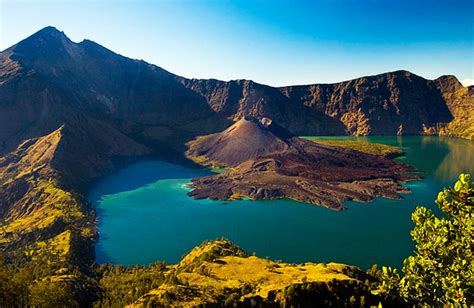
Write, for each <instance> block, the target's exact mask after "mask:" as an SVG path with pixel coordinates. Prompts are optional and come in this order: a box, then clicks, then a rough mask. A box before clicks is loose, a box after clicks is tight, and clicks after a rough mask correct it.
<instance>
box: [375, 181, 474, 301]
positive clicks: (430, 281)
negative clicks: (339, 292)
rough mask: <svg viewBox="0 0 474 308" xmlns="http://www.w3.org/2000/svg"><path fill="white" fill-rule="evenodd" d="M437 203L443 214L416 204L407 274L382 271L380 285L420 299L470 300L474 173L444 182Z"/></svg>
mask: <svg viewBox="0 0 474 308" xmlns="http://www.w3.org/2000/svg"><path fill="white" fill-rule="evenodd" d="M436 203H437V204H438V205H439V207H440V209H441V210H442V211H443V213H444V214H445V215H444V217H441V218H438V217H436V216H435V215H434V214H433V212H432V211H431V210H429V209H427V208H424V207H417V209H416V210H415V212H414V213H413V214H412V220H413V222H414V223H415V228H414V229H413V231H412V232H411V236H412V237H413V240H414V241H415V242H416V249H417V250H416V253H415V255H414V256H410V257H408V258H407V259H405V261H404V262H403V272H404V274H405V276H404V277H403V278H401V279H400V278H399V276H398V275H397V274H396V272H395V273H391V272H390V271H386V272H385V274H386V275H383V276H381V285H380V287H381V288H379V291H382V292H381V293H385V294H387V293H386V292H387V291H390V292H393V291H394V290H395V291H396V292H398V293H399V295H400V296H401V297H402V298H404V299H405V300H406V301H407V302H409V303H413V304H417V305H427V306H428V305H429V306H435V305H436V306H445V305H448V306H452V305H454V306H467V305H471V304H472V303H473V277H474V271H473V262H474V261H473V247H474V245H473V217H474V213H473V211H472V210H473V205H474V183H473V182H472V180H471V176H470V175H468V174H461V175H460V176H459V181H458V182H457V183H456V184H455V185H454V188H445V189H444V190H443V191H442V192H440V193H439V194H438V198H437V199H436ZM397 281H398V283H397ZM387 286H390V287H388V288H387ZM383 287H386V290H383Z"/></svg>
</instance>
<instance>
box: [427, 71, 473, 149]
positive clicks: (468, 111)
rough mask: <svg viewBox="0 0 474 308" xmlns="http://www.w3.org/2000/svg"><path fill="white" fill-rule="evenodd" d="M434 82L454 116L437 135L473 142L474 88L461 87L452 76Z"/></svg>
mask: <svg viewBox="0 0 474 308" xmlns="http://www.w3.org/2000/svg"><path fill="white" fill-rule="evenodd" d="M435 82H436V84H437V86H438V88H439V89H440V91H441V93H442V94H443V97H444V99H445V101H446V102H447V105H448V108H449V110H450V111H451V113H452V114H453V116H454V120H453V121H451V122H450V123H449V124H448V125H447V126H445V127H442V129H441V130H440V132H439V134H440V135H443V136H454V137H461V138H466V139H472V140H474V86H470V87H463V86H462V84H461V83H460V82H459V81H458V80H457V79H456V77H454V76H441V77H439V78H438V79H436V80H435Z"/></svg>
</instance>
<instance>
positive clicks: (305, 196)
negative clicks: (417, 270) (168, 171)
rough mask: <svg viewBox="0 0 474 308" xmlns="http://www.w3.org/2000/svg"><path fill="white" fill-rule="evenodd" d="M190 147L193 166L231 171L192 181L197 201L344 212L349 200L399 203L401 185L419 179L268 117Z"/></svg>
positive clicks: (402, 168)
mask: <svg viewBox="0 0 474 308" xmlns="http://www.w3.org/2000/svg"><path fill="white" fill-rule="evenodd" d="M188 147H189V149H188V151H187V153H186V154H187V156H188V157H189V158H190V159H192V160H193V161H195V162H197V163H199V164H201V165H205V166H220V167H227V168H229V169H228V171H227V172H224V173H221V174H217V175H212V176H207V177H202V178H197V179H193V180H192V183H191V185H190V186H191V187H192V188H193V190H192V191H190V192H189V195H190V196H192V197H194V198H198V199H199V198H210V199H217V200H230V199H240V198H250V199H279V198H289V199H293V200H296V201H301V202H306V203H311V204H314V205H321V206H324V207H327V208H330V209H333V210H343V209H345V206H344V205H343V202H344V201H346V200H355V201H364V202H367V201H370V200H372V199H373V198H374V197H385V198H391V199H400V198H401V196H400V194H401V193H408V192H409V190H408V189H407V188H405V187H403V186H402V185H401V184H400V182H404V181H408V180H412V179H415V178H417V176H414V175H413V174H411V173H412V172H413V171H414V168H412V167H410V166H407V165H405V164H401V163H398V162H395V161H393V160H391V159H389V158H387V157H385V156H384V155H374V154H370V153H367V151H357V150H354V149H352V148H349V147H341V146H333V145H328V144H324V143H316V142H313V141H310V140H306V139H302V138H299V137H297V136H295V135H293V134H291V133H290V132H289V131H287V130H286V129H284V128H283V127H281V126H280V125H278V124H277V123H275V122H274V121H272V120H271V119H269V118H265V117H263V118H260V119H259V118H256V117H252V116H248V117H245V118H242V119H241V120H239V121H238V122H236V123H235V124H233V125H232V126H230V127H229V128H228V129H226V130H224V131H223V132H220V133H215V134H211V135H208V136H201V137H198V138H197V139H195V140H193V141H191V142H189V143H188ZM386 150H387V151H388V149H386ZM391 153H392V152H391ZM397 153H398V152H397Z"/></svg>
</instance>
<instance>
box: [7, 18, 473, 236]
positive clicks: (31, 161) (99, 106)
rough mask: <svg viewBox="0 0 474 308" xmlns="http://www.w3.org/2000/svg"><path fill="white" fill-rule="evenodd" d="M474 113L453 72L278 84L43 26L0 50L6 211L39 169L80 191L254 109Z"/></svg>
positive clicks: (344, 130) (28, 195) (464, 117)
mask: <svg viewBox="0 0 474 308" xmlns="http://www.w3.org/2000/svg"><path fill="white" fill-rule="evenodd" d="M473 113H474V87H468V88H467V87H463V86H462V85H461V84H460V83H459V81H458V80H457V79H456V78H455V77H454V76H442V77H440V78H438V79H436V80H426V79H424V78H422V77H420V76H417V75H415V74H412V73H410V72H407V71H396V72H390V73H384V74H380V75H376V76H369V77H361V78H357V79H354V80H350V81H345V82H340V83H336V84H314V85H305V86H288V87H281V88H275V87H270V86H266V85H262V84H258V83H255V82H253V81H251V80H233V81H228V82H226V81H219V80H213V79H211V80H198V79H186V78H183V77H180V76H177V75H174V74H172V73H170V72H167V71H166V70H164V69H162V68H160V67H158V66H155V65H152V64H148V63H146V62H144V61H138V60H133V59H129V58H126V57H123V56H121V55H118V54H116V53H114V52H112V51H110V50H108V49H106V48H104V47H102V46H100V45H99V44H97V43H94V42H92V41H89V40H84V41H82V42H80V43H74V42H72V41H71V40H70V39H69V38H68V37H67V36H66V35H65V34H64V33H63V32H60V31H58V30H57V29H55V28H54V27H47V28H44V29H42V30H40V31H38V32H37V33H35V34H33V35H32V36H30V37H28V38H26V39H25V40H23V41H21V42H19V43H18V44H16V45H14V46H12V47H10V48H8V49H6V50H4V51H3V52H1V53H0V184H2V185H1V188H0V190H1V191H0V206H1V207H0V213H1V215H2V218H3V219H4V220H6V221H7V222H8V221H11V222H13V221H15V220H16V219H18V218H20V217H23V215H26V214H25V213H28V215H31V214H32V211H33V212H34V210H35V209H41V208H42V207H43V206H44V203H45V200H42V199H41V198H38V195H42V190H40V191H37V190H38V185H39V184H38V183H42V182H41V181H43V180H44V181H46V182H48V181H49V182H48V183H50V184H51V181H50V179H52V178H54V179H56V180H57V182H55V183H54V185H55V188H57V189H59V190H64V191H73V192H78V193H82V192H83V191H84V189H85V187H86V186H87V185H88V183H90V181H91V179H94V178H97V177H99V176H101V175H104V174H107V173H109V172H110V171H111V170H113V169H114V168H116V166H117V165H118V164H117V162H120V161H123V160H130V159H134V158H135V157H139V156H145V155H154V156H160V157H162V158H165V159H171V160H173V159H174V160H180V161H186V159H185V156H184V152H185V150H186V146H185V143H186V142H187V141H189V140H192V139H193V138H195V137H196V136H198V135H205V134H209V133H214V132H218V131H222V130H224V129H225V128H227V127H229V126H230V125H231V124H232V123H235V122H236V121H237V120H239V119H242V118H244V117H245V116H248V115H249V116H254V117H258V118H261V117H268V118H271V119H272V120H274V121H275V122H276V123H278V124H279V125H281V126H283V127H284V128H285V129H287V130H289V131H290V132H291V133H293V134H297V135H343V134H353V135H406V134H416V135H420V134H442V135H453V136H459V137H466V138H471V139H472V138H474V128H473V126H474V124H473V123H474V121H473V118H474V116H473ZM46 182H45V183H46ZM63 197H64V196H63ZM69 197H71V196H69ZM71 198H72V197H71ZM73 199H74V198H73ZM74 200H75V201H74V202H76V203H81V202H79V201H78V200H77V199H74ZM68 202H69V201H68ZM71 202H72V201H71ZM66 203H67V202H66ZM32 204H36V206H32ZM12 209H15V210H12ZM32 209H33V210H32ZM43 212H44V211H43ZM91 213H92V212H91ZM38 215H39V214H38ZM74 217H76V216H74ZM35 219H36V218H35ZM37 219H38V221H42V220H43V219H45V218H44V217H43V216H41V215H40V216H38V217H37ZM68 219H72V220H74V219H75V218H71V217H69V218H67V219H66V220H68ZM53 220H54V219H53ZM38 221H35V222H34V223H33V222H32V224H33V225H36V224H37V223H39V222H38ZM59 225H60V226H64V225H65V224H64V223H61V224H59ZM78 225H81V226H83V224H78ZM15 226H17V225H15ZM41 226H44V225H41ZM48 226H49V225H48ZM51 226H55V228H58V227H57V224H56V225H55V224H52V225H51ZM17 227H18V226H17ZM59 229H63V228H62V227H61V228H59ZM59 229H58V230H59ZM15 230H16V229H15ZM22 232H23V231H22ZM7 233H8V232H7ZM13 233H15V232H13ZM7 242H11V241H10V240H8V241H7Z"/></svg>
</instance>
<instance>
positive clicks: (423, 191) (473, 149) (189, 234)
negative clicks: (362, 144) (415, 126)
mask: <svg viewBox="0 0 474 308" xmlns="http://www.w3.org/2000/svg"><path fill="white" fill-rule="evenodd" d="M341 138H343V139H359V140H366V141H369V142H378V143H384V144H388V145H396V146H399V147H401V148H402V149H403V150H404V151H405V152H406V156H404V157H401V158H399V160H400V161H402V162H405V163H407V164H410V165H413V166H415V167H417V168H418V169H419V170H421V171H423V172H424V175H425V178H424V179H423V180H419V181H414V182H409V183H407V184H406V186H407V187H409V188H410V189H411V190H412V194H408V195H404V200H388V199H382V198H377V199H376V200H374V201H373V202H370V203H358V202H347V203H346V204H347V205H348V207H349V208H348V210H346V211H342V212H336V211H332V210H328V209H326V208H323V207H318V206H312V205H308V204H305V203H299V202H295V201H291V200H275V201H249V200H242V201H225V202H223V201H211V200H193V199H191V198H189V197H188V196H187V195H186V192H187V191H188V190H189V189H188V188H186V187H185V184H186V183H189V180H190V179H191V178H193V177H198V176H203V175H208V174H211V171H209V170H202V169H191V168H189V167H183V166H179V165H175V164H171V163H167V162H163V161H146V162H140V163H136V164H133V165H130V166H128V167H126V168H123V169H122V170H119V171H118V172H116V173H114V174H112V175H110V176H108V177H106V178H104V179H103V180H101V181H99V182H98V183H96V184H95V185H94V187H92V189H91V191H90V193H89V198H90V200H91V201H92V202H93V204H94V205H95V207H96V210H97V213H98V217H99V232H100V238H99V241H98V243H97V245H96V258H97V262H98V263H117V264H149V263H153V262H155V261H158V260H161V261H165V262H166V263H168V264H172V263H176V262H178V261H179V260H180V259H181V257H182V256H183V255H184V254H186V252H188V251H189V250H190V249H192V248H193V247H194V246H196V245H199V244H200V243H201V242H203V241H204V240H210V239H215V238H218V237H225V238H228V239H230V240H231V241H233V242H234V243H235V244H237V245H239V246H240V247H242V248H243V249H245V250H246V251H247V252H249V253H252V252H255V253H256V254H257V255H258V256H261V257H269V258H271V259H273V260H283V261H285V262H294V263H300V262H331V261H332V262H341V263H347V264H353V265H357V266H359V267H361V268H363V269H367V268H369V267H370V266H371V265H372V264H374V263H377V264H379V265H391V266H396V267H401V264H402V261H403V259H404V258H405V257H407V256H408V255H410V254H411V253H412V252H413V250H414V243H413V242H412V241H411V238H410V234H409V233H410V230H411V229H412V228H413V224H412V222H411V219H410V217H411V213H412V212H413V210H414V209H415V207H416V205H424V206H426V207H429V208H433V209H434V210H435V211H436V212H438V211H437V206H436V205H435V204H434V199H435V198H436V195H437V193H438V191H440V190H441V189H442V188H443V187H445V186H448V185H452V184H453V183H454V182H455V180H456V179H457V176H458V174H459V173H460V172H470V173H473V172H474V142H472V141H467V140H461V139H454V138H440V137H419V136H406V137H363V138H356V137H338V139H341ZM321 139H325V138H324V137H321ZM326 139H335V137H328V138H326Z"/></svg>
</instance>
